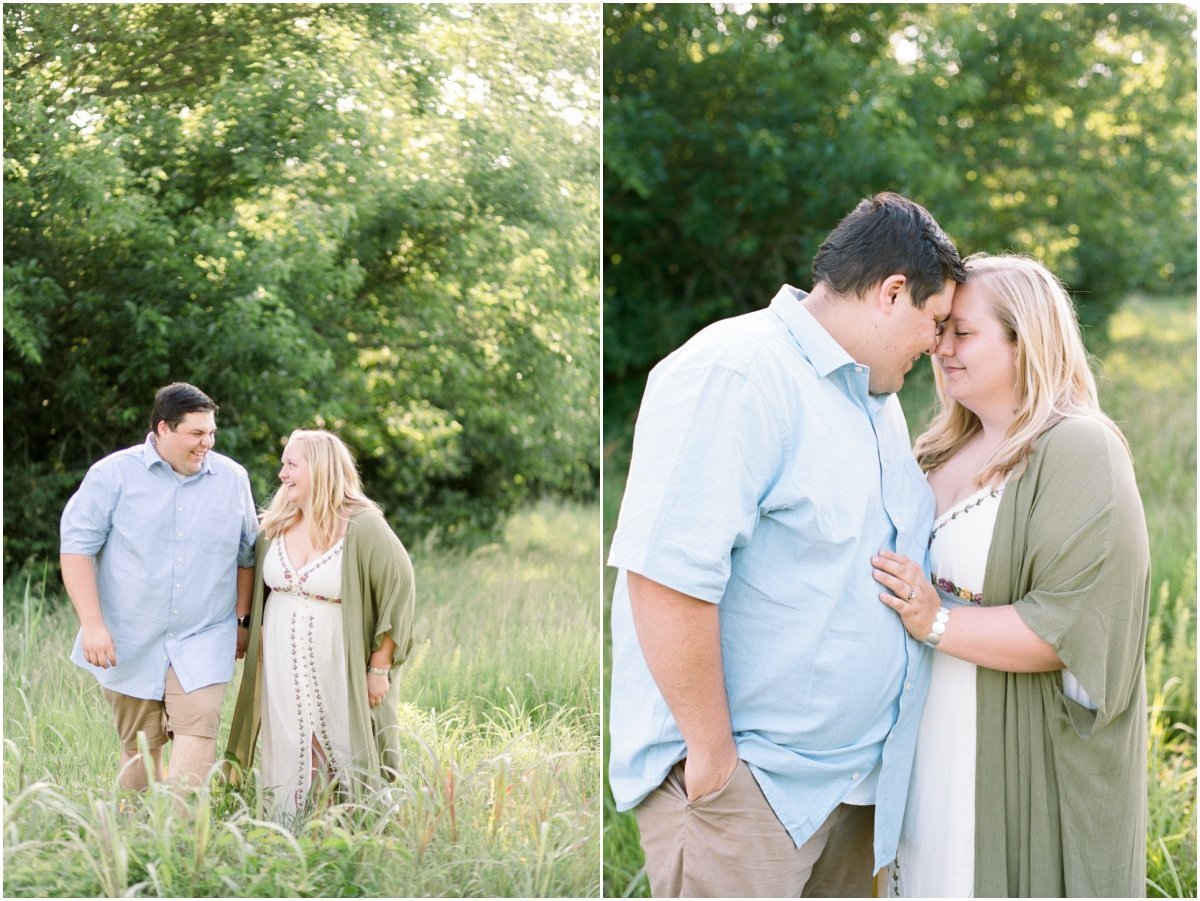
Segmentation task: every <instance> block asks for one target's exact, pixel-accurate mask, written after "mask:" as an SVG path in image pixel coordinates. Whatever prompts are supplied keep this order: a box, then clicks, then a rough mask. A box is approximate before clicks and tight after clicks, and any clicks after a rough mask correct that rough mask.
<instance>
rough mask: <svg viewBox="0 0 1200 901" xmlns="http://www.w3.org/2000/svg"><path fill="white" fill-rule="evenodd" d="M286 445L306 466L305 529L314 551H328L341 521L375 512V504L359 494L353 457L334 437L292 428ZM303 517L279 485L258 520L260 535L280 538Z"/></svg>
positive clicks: (328, 433)
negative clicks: (307, 530) (365, 512)
mask: <svg viewBox="0 0 1200 901" xmlns="http://www.w3.org/2000/svg"><path fill="white" fill-rule="evenodd" d="M287 443H288V445H289V446H291V447H294V448H296V449H297V450H298V451H299V452H300V454H301V455H302V456H303V457H304V460H305V461H306V462H307V463H308V484H309V496H308V497H309V500H308V518H309V530H310V533H311V535H312V540H313V544H314V545H315V546H316V547H317V549H318V550H322V551H324V550H328V549H329V548H330V547H332V546H333V544H334V542H335V541H336V540H337V536H338V532H339V531H340V530H341V529H340V523H341V521H343V520H348V519H349V518H350V517H351V516H353V515H354V514H355V513H357V512H359V511H360V510H364V509H367V508H370V509H373V510H378V509H379V505H378V504H376V503H375V502H374V501H372V500H371V499H370V498H368V497H367V496H366V495H365V494H363V492H362V483H361V482H360V481H359V478H358V468H357V467H356V466H355V465H354V457H353V455H352V454H351V453H350V449H349V448H348V447H346V445H345V444H344V443H343V441H342V439H341V438H339V437H338V436H337V435H335V434H333V433H332V432H326V431H324V430H321V429H296V431H294V432H292V434H291V435H289V436H288V441H287ZM303 515H304V512H303V511H302V510H301V509H300V508H299V507H298V506H296V505H295V504H293V503H292V502H291V501H289V500H288V497H287V489H286V488H285V487H284V486H282V485H281V486H280V487H279V490H278V491H276V492H275V496H274V497H273V498H272V499H271V503H270V504H269V505H268V506H267V507H266V508H265V509H264V510H263V511H262V514H261V515H260V517H259V518H260V521H261V526H262V531H263V535H264V536H265V537H266V538H268V539H271V538H275V537H277V536H279V535H282V534H283V533H284V532H286V531H287V530H288V529H289V528H290V527H291V526H292V525H294V524H295V523H296V522H297V521H298V520H299V519H300V518H301V517H302V516H303Z"/></svg>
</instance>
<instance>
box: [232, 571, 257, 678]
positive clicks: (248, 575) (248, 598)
mask: <svg viewBox="0 0 1200 901" xmlns="http://www.w3.org/2000/svg"><path fill="white" fill-rule="evenodd" d="M253 600H254V567H253V566H239V567H238V570H237V618H238V619H241V618H242V617H243V616H245V615H246V614H248V613H249V612H250V607H251V604H252V602H253ZM249 640H250V630H249V629H241V628H239V629H238V630H237V650H236V651H235V652H234V657H235V659H237V660H241V659H242V658H243V657H245V656H246V642H247V641H249Z"/></svg>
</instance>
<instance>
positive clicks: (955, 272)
mask: <svg viewBox="0 0 1200 901" xmlns="http://www.w3.org/2000/svg"><path fill="white" fill-rule="evenodd" d="M889 275H903V276H906V277H907V278H908V289H909V292H910V293H911V295H912V301H913V305H914V306H917V307H923V306H925V301H926V300H927V299H928V298H929V296H930V295H932V294H937V293H938V292H940V291H941V290H942V289H943V288H944V287H945V285H946V280H947V279H950V280H952V281H955V282H965V281H966V280H967V272H966V270H965V269H964V268H963V264H962V260H961V259H959V256H958V249H957V248H956V247H955V246H954V242H953V241H951V240H950V239H949V238H948V237H946V233H945V232H944V231H942V227H941V226H940V225H938V224H937V222H936V221H935V220H934V218H933V217H932V216H931V215H929V211H928V210H926V209H925V207H923V206H921V205H920V204H919V203H914V202H913V201H911V200H909V199H908V198H907V197H902V196H900V195H899V194H894V193H892V192H891V191H885V192H883V193H882V194H876V195H875V196H874V197H868V198H867V199H866V200H863V201H862V202H861V203H859V205H858V206H856V207H855V208H854V211H853V212H851V213H850V214H849V215H847V216H846V218H844V219H843V220H842V221H841V222H839V223H838V225H837V228H835V229H834V230H833V231H831V232H830V233H829V237H827V238H826V239H825V243H823V244H822V245H821V248H820V249H819V250H818V251H817V255H816V256H815V257H813V285H814V286H815V285H816V284H817V283H818V282H826V283H827V284H828V285H829V287H830V288H832V289H833V291H834V292H836V293H837V294H840V295H843V296H859V295H861V294H863V293H865V292H866V291H867V290H868V289H870V288H872V287H874V286H875V285H878V284H879V283H880V282H882V281H883V280H884V279H885V278H887V277H888V276H889Z"/></svg>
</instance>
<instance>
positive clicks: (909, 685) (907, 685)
mask: <svg viewBox="0 0 1200 901" xmlns="http://www.w3.org/2000/svg"><path fill="white" fill-rule="evenodd" d="M910 688H912V683H911V682H905V683H904V690H905V691H908V690H909V689H910Z"/></svg>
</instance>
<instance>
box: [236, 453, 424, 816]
mask: <svg viewBox="0 0 1200 901" xmlns="http://www.w3.org/2000/svg"><path fill="white" fill-rule="evenodd" d="M279 480H280V483H281V484H280V486H279V490H278V491H276V493H275V497H274V498H273V500H272V501H271V504H270V506H269V507H267V509H266V510H265V511H264V512H263V513H262V516H261V530H260V532H259V536H258V544H257V546H256V560H257V569H256V578H255V591H254V603H253V607H252V609H251V613H250V616H249V629H250V634H249V642H248V645H247V652H246V662H245V667H244V669H243V672H242V684H241V690H240V692H239V693H238V699H237V706H236V707H235V709H234V715H233V724H232V727H231V731H230V736H229V747H228V751H229V754H230V756H231V757H232V759H233V760H235V761H237V763H238V764H239V765H240V766H241V768H242V769H243V770H245V769H248V768H249V767H250V765H251V763H252V761H253V756H254V745H255V743H256V740H257V737H258V732H259V726H260V723H261V730H262V766H261V784H262V785H263V787H264V790H265V791H266V792H269V793H270V795H271V797H272V799H273V805H274V807H275V809H276V812H277V813H278V814H281V815H291V814H294V813H295V812H296V811H297V810H299V809H301V808H302V807H303V806H304V804H305V802H306V800H307V799H308V798H309V796H310V792H311V790H312V789H313V783H314V780H315V779H320V778H329V779H333V780H336V781H338V782H339V783H342V784H343V785H345V784H349V783H351V782H353V781H356V780H357V781H366V782H367V783H372V782H374V781H377V778H378V777H383V778H387V777H388V776H389V774H391V773H393V772H395V770H396V768H397V766H398V762H399V737H398V732H399V723H398V711H397V696H398V691H399V682H398V680H397V676H398V674H399V669H400V665H401V664H402V663H403V662H404V659H405V657H406V656H407V655H408V652H409V649H410V648H411V646H412V619H413V597H414V584H413V572H412V563H411V562H410V561H409V558H408V553H407V552H406V551H405V550H404V546H403V545H402V544H401V543H400V540H399V539H398V538H397V537H396V536H395V534H394V533H393V532H392V530H391V529H390V528H389V527H388V524H387V522H386V521H385V520H384V518H383V516H382V514H381V513H380V512H379V508H378V507H377V506H376V505H375V504H374V503H373V502H372V501H370V500H369V499H368V498H367V497H366V496H365V495H364V494H363V493H362V489H361V487H360V485H359V478H358V472H357V470H356V468H355V465H354V459H353V458H352V457H351V455H350V451H349V450H348V449H347V448H346V445H345V444H343V443H342V441H341V440H340V439H339V438H338V437H337V436H336V435H333V434H331V433H330V432H325V431H309V430H297V431H295V432H293V433H292V434H291V437H290V438H289V439H288V443H287V446H286V447H285V448H284V451H283V465H282V468H281V469H280V471H279ZM239 625H241V624H240V623H239ZM260 638H261V645H260ZM260 650H261V660H260Z"/></svg>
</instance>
